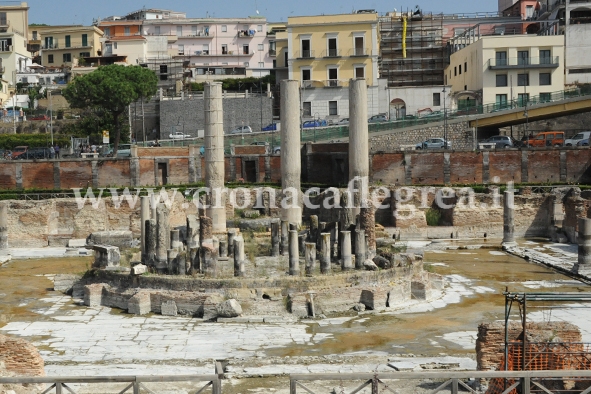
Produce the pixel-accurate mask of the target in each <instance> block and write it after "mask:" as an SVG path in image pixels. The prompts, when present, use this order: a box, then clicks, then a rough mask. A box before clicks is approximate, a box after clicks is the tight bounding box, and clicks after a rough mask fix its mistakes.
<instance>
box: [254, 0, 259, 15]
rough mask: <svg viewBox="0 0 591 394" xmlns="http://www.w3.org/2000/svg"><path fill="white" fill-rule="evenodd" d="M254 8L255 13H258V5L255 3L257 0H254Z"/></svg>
mask: <svg viewBox="0 0 591 394" xmlns="http://www.w3.org/2000/svg"><path fill="white" fill-rule="evenodd" d="M254 8H255V10H256V13H257V15H258V14H259V6H258V5H257V0H254Z"/></svg>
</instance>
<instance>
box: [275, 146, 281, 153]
mask: <svg viewBox="0 0 591 394" xmlns="http://www.w3.org/2000/svg"><path fill="white" fill-rule="evenodd" d="M280 153H281V145H277V146H274V147H273V154H274V155H278V154H280Z"/></svg>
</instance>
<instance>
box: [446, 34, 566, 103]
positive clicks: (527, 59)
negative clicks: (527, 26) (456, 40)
mask: <svg viewBox="0 0 591 394" xmlns="http://www.w3.org/2000/svg"><path fill="white" fill-rule="evenodd" d="M564 67H565V61H564V36H562V35H552V36H538V35H531V34H516V35H491V36H483V37H480V39H478V40H477V41H475V42H473V43H471V44H470V45H468V46H466V47H465V48H462V49H461V50H459V51H457V52H455V53H453V54H452V55H451V59H450V65H449V66H448V67H447V69H446V71H445V76H446V78H447V81H448V84H449V85H451V90H452V93H451V94H452V98H453V102H454V105H455V106H457V107H458V109H462V108H463V107H469V106H473V105H475V104H481V103H483V104H492V103H495V105H496V106H497V108H498V109H503V108H507V107H509V106H511V104H512V103H520V104H521V103H524V102H526V101H530V100H531V99H532V97H534V96H536V97H539V100H541V101H543V100H545V99H547V100H549V99H550V94H551V93H552V92H556V91H560V90H564V82H565V79H564Z"/></svg>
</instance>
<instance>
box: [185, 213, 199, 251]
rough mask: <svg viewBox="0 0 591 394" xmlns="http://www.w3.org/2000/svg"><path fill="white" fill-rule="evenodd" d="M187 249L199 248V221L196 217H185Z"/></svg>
mask: <svg viewBox="0 0 591 394" xmlns="http://www.w3.org/2000/svg"><path fill="white" fill-rule="evenodd" d="M186 231H187V235H186V237H187V248H188V249H191V248H198V247H199V219H198V218H197V216H196V215H187V230H186Z"/></svg>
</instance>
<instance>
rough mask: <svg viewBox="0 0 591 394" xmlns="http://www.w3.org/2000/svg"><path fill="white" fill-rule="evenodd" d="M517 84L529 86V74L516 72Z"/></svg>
mask: <svg viewBox="0 0 591 394" xmlns="http://www.w3.org/2000/svg"><path fill="white" fill-rule="evenodd" d="M517 86H529V74H517Z"/></svg>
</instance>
